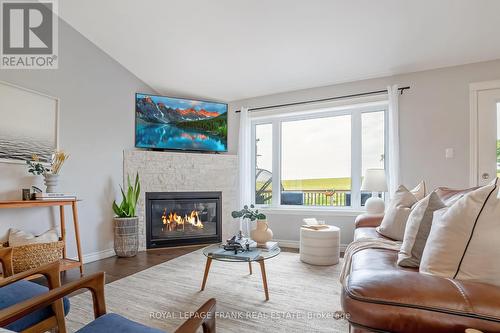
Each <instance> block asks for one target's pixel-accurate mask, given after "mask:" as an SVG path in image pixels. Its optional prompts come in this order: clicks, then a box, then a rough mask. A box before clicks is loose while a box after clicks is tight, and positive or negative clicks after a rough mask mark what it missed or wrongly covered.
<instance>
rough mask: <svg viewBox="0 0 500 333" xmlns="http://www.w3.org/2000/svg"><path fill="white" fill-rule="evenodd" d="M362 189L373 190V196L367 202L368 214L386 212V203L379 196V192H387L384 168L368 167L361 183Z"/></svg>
mask: <svg viewBox="0 0 500 333" xmlns="http://www.w3.org/2000/svg"><path fill="white" fill-rule="evenodd" d="M361 191H364V192H372V196H371V198H368V200H366V203H365V207H366V212H367V213H368V214H374V215H379V214H383V213H384V209H385V203H384V200H383V199H382V198H379V196H378V193H379V192H387V181H386V179H385V170H384V169H367V170H366V173H365V178H364V179H363V183H362V184H361Z"/></svg>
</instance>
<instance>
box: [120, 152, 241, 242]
mask: <svg viewBox="0 0 500 333" xmlns="http://www.w3.org/2000/svg"><path fill="white" fill-rule="evenodd" d="M237 170H238V156H236V155H229V154H200V153H180V152H179V153H176V152H153V151H144V150H125V151H124V153H123V179H124V181H126V177H127V175H130V176H131V177H133V175H135V174H136V172H139V178H140V181H141V196H140V198H139V202H138V205H137V215H138V216H139V250H140V251H144V250H146V223H145V194H144V193H146V192H194V191H200V192H201V191H221V192H222V239H227V238H228V237H229V236H230V235H233V234H234V233H235V232H236V231H237V230H238V226H239V225H238V223H236V222H235V221H234V220H233V219H232V218H231V211H233V210H236V209H237V202H238V171H237Z"/></svg>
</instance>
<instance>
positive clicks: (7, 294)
mask: <svg viewBox="0 0 500 333" xmlns="http://www.w3.org/2000/svg"><path fill="white" fill-rule="evenodd" d="M0 263H1V265H2V271H3V275H4V278H3V279H1V280H0V311H3V310H4V309H7V308H9V307H14V306H15V305H16V304H19V303H21V302H23V301H27V300H30V299H32V298H34V297H36V296H39V295H42V294H45V293H46V292H48V291H49V290H50V289H54V288H57V287H60V286H61V280H60V273H59V264H58V263H54V264H49V265H45V266H43V267H40V268H38V269H35V270H31V271H27V272H23V273H19V274H16V275H12V249H11V248H1V249H0ZM34 275H42V276H44V277H45V278H46V279H47V282H48V286H49V287H48V288H47V287H44V286H42V285H39V284H37V283H34V282H30V281H27V280H25V279H26V278H29V277H32V276H34ZM68 312H69V301H68V299H67V298H63V299H62V300H58V301H57V302H54V303H53V304H49V305H47V306H45V307H43V308H40V309H38V310H36V311H33V312H31V313H30V314H28V315H26V316H23V317H22V318H21V317H19V318H16V320H15V321H12V322H10V323H9V324H7V325H0V327H2V328H5V329H8V330H10V331H14V332H24V331H29V332H45V331H47V330H50V329H53V328H56V327H59V332H63V333H64V332H66V327H65V323H64V315H65V314H67V313H68Z"/></svg>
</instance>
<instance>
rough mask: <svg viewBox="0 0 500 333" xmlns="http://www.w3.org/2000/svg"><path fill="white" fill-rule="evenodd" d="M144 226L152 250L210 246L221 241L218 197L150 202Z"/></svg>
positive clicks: (166, 199) (161, 199)
mask: <svg viewBox="0 0 500 333" xmlns="http://www.w3.org/2000/svg"><path fill="white" fill-rule="evenodd" d="M147 204H148V205H149V207H148V208H149V214H147V219H148V221H147V225H148V227H149V228H148V229H149V230H148V233H149V235H148V236H149V237H148V238H149V239H148V240H149V241H150V243H151V244H152V245H153V246H151V247H160V246H158V245H159V244H163V246H173V245H183V244H195V243H210V242H213V241H218V240H219V239H220V234H221V232H220V225H221V224H220V199H219V198H207V197H202V198H197V197H196V195H194V197H192V198H186V197H185V195H181V198H155V199H150V200H149V201H148V203H147Z"/></svg>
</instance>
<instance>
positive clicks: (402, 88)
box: [235, 87, 410, 113]
mask: <svg viewBox="0 0 500 333" xmlns="http://www.w3.org/2000/svg"><path fill="white" fill-rule="evenodd" d="M408 89H410V87H401V88H398V90H399V91H400V93H401V95H403V92H404V91H405V90H408ZM383 93H387V89H385V90H377V91H370V92H364V93H359V94H352V95H344V96H335V97H328V98H321V99H315V100H311V101H303V102H294V103H286V104H277V105H269V106H260V107H258V108H251V109H248V111H258V110H265V109H274V108H281V107H285V106H295V105H303V104H309V103H318V102H327V101H334V100H336V99H344V98H352V97H361V96H369V95H375V94H383ZM235 112H236V113H239V112H241V110H236V111H235Z"/></svg>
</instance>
